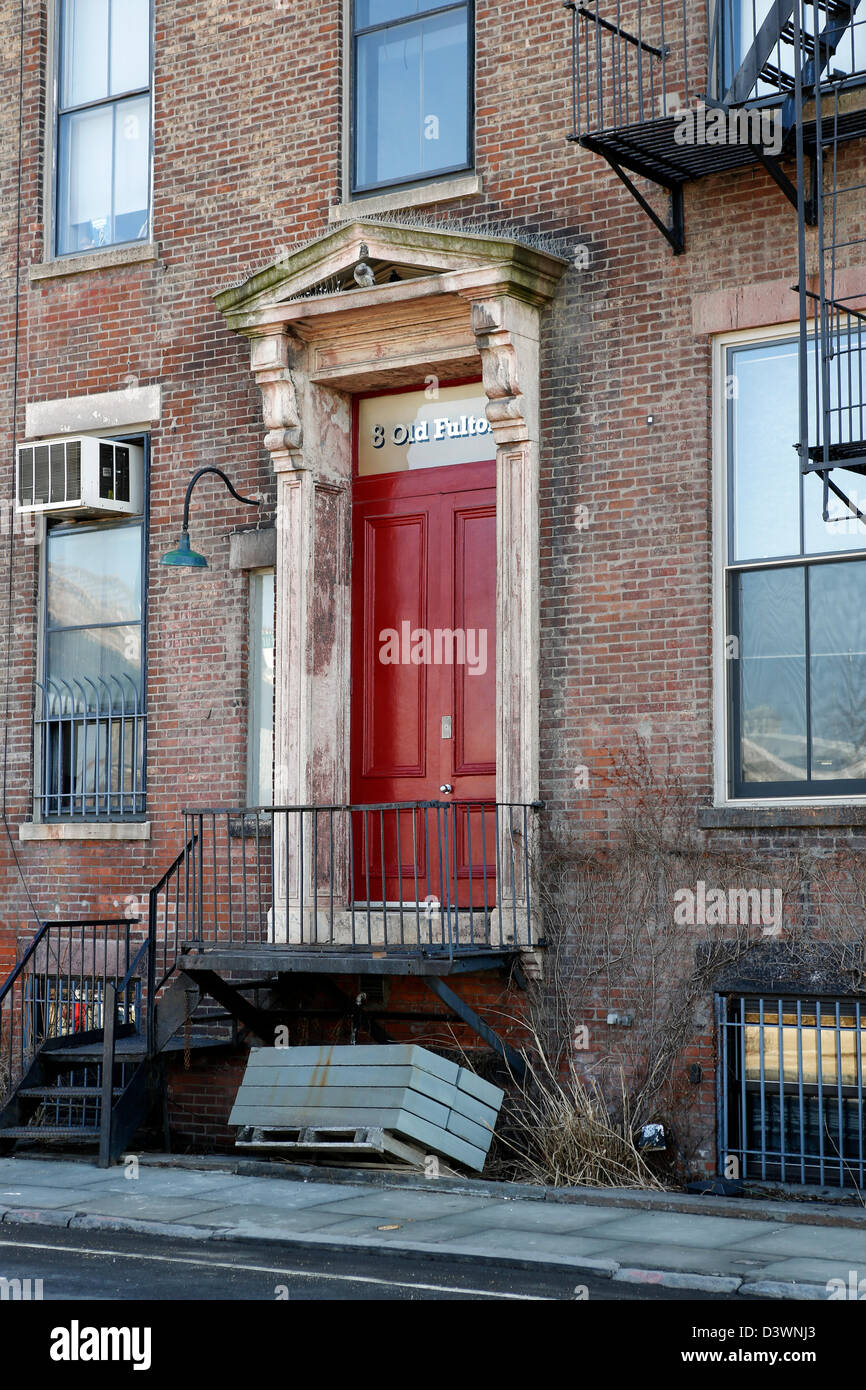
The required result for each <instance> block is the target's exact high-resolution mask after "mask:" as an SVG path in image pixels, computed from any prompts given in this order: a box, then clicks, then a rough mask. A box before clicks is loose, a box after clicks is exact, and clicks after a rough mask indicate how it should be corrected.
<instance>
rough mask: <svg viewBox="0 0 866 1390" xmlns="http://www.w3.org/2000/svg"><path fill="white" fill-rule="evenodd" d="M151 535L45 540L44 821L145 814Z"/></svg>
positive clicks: (101, 525) (115, 527)
mask: <svg viewBox="0 0 866 1390" xmlns="http://www.w3.org/2000/svg"><path fill="white" fill-rule="evenodd" d="M145 546H146V526H145V522H144V520H143V519H135V520H130V521H123V522H119V523H118V522H90V521H83V522H61V523H59V524H57V525H54V526H52V527H50V529H49V530H48V532H47V535H46V538H45V569H44V609H43V640H42V678H41V680H40V681H39V689H38V696H39V699H38V702H37V710H38V717H37V732H38V748H39V756H40V769H41V774H40V788H39V810H40V813H41V816H42V819H43V820H118V819H127V818H135V817H138V816H141V815H143V814H144V811H145V754H146V748H145V677H146V662H145V638H146V607H147V605H146V584H145V574H146V568H145V554H146V551H145Z"/></svg>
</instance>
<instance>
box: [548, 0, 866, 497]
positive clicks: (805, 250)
mask: <svg viewBox="0 0 866 1390" xmlns="http://www.w3.org/2000/svg"><path fill="white" fill-rule="evenodd" d="M565 8H566V9H567V10H569V11H570V12H571V31H572V32H571V42H572V91H571V101H572V133H571V135H570V137H569V138H570V139H571V140H572V141H574V142H575V143H577V144H580V145H582V146H583V147H584V148H585V149H589V150H593V151H594V152H595V153H597V154H600V155H602V156H603V158H604V159H606V160H607V162H608V164H609V165H610V167H611V168H612V169H613V171H614V173H615V174H616V175H617V177H618V178H619V179H620V180H621V181H622V182H623V183H624V184H625V185H626V187H627V188H628V189H629V191H630V192H631V193H632V195H633V196H634V197H635V198H636V199H637V201H638V203H639V204H640V206H641V207H642V208H643V210H644V211H645V212H646V213H647V214H648V216H649V217H650V218H651V220H652V222H653V223H654V224H655V226H656V227H657V228H658V229H659V230H660V231H661V232H662V233H663V235H664V236H665V237H666V238H667V240H668V242H669V244H670V246H671V248H672V250H673V252H674V254H675V255H679V254H681V253H682V252H683V251H684V250H685V218H684V200H683V189H684V186H685V185H686V184H687V183H689V182H691V181H692V180H695V179H699V178H702V177H704V176H706V175H709V174H720V173H725V172H729V171H732V170H735V169H738V168H747V167H749V166H752V167H754V166H755V165H756V164H757V165H760V166H762V167H763V168H764V169H765V170H766V171H767V172H768V173H769V175H770V176H771V177H772V179H773V180H774V181H775V183H776V184H777V185H778V187H779V188H780V189H781V191H782V192H783V194H784V195H785V196H786V198H788V199H789V201H790V202H791V203H792V204H793V206H794V207H795V208H796V211H797V240H798V284H797V290H798V294H799V300H800V354H799V356H800V415H799V427H798V441H797V445H796V447H797V450H798V453H799V456H800V464H801V468H802V470H803V472H804V473H808V472H815V473H818V474H819V476H820V477H821V478H822V481H823V484H824V508H823V511H824V519H825V521H826V520H828V519H829V500H830V494H831V493H833V494H834V496H836V497H837V498H838V499H840V500H841V501H842V503H843V504H844V505H845V507H846V508H847V509H848V511H849V512H850V513H851V514H852V515H854V516H855V517H857V518H858V519H859V520H861V521H864V522H866V514H864V512H862V511H861V510H860V508H859V507H858V505H857V500H856V499H854V498H852V496H851V488H850V485H849V484H844V479H843V480H842V483H843V484H844V485H840V482H839V481H838V480H837V479H836V478H834V477H833V476H832V475H833V473H834V470H839V469H842V470H846V471H847V472H849V473H854V474H861V475H866V380H864V375H866V364H864V358H863V347H864V330H866V295H863V294H862V293H859V294H858V293H857V292H856V287H855V288H854V289H853V290H852V288H851V286H850V285H849V284H846V280H847V278H848V277H847V276H846V269H847V267H848V266H852V265H857V262H858V259H859V258H858V254H857V248H858V247H859V246H863V247H866V232H864V231H863V227H864V226H866V221H864V220H863V219H861V218H859V217H858V215H857V210H858V206H859V204H858V202H857V195H858V194H859V195H860V196H861V198H862V197H864V196H866V183H864V182H858V181H857V180H856V179H854V180H853V181H849V182H846V181H844V178H843V172H842V171H843V165H844V163H845V162H846V161H840V150H841V148H842V147H843V146H844V145H845V144H846V143H847V142H849V141H852V140H857V139H862V138H863V137H864V136H866V90H864V85H866V3H862V2H861V0H706V4H705V5H693V4H691V3H690V4H689V5H688V8H687V4H686V0H587V3H584V4H580V3H577V0H565ZM605 11H606V13H605ZM711 127H712V129H713V131H714V133H717V132H718V131H719V130H720V129H721V131H722V133H723V134H722V138H721V139H714V140H711V139H710V138H708V131H709V130H710V128H711ZM702 136H703V137H704V138H702ZM770 136H772V138H769V137H770ZM640 180H648V181H649V185H648V186H647V185H646V184H645V185H644V186H643V187H642V186H641V184H640V182H639V181H640ZM653 186H654V187H655V189H656V190H658V189H663V190H664V191H665V192H666V193H667V195H668V196H669V199H670V204H669V213H668V216H667V218H665V216H664V215H663V212H662V211H660V210H659V206H658V200H657V199H655V204H656V205H655V206H654V205H653V199H654V195H653ZM807 227H811V228H814V229H815V235H814V236H811V235H808V234H807ZM861 264H862V262H861Z"/></svg>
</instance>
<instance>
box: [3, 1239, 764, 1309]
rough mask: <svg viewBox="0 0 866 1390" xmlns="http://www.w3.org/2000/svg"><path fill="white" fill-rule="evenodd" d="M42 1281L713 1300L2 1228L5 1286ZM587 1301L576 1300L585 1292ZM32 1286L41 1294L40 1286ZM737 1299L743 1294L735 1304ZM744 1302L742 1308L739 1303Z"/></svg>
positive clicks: (424, 1295)
mask: <svg viewBox="0 0 866 1390" xmlns="http://www.w3.org/2000/svg"><path fill="white" fill-rule="evenodd" d="M3 1278H5V1279H7V1280H13V1279H20V1280H25V1279H30V1280H31V1281H35V1280H37V1279H41V1280H42V1297H43V1300H44V1301H46V1302H47V1301H49V1300H56V1301H64V1300H67V1301H73V1302H78V1301H83V1302H87V1301H90V1300H102V1301H105V1300H111V1301H115V1300H146V1301H152V1300H160V1301H170V1302H184V1301H190V1300H209V1301H211V1300H217V1301H218V1300H221V1299H226V1300H231V1301H244V1300H246V1301H254V1302H278V1301H285V1300H313V1301H315V1300H319V1301H321V1300H331V1301H333V1300H342V1301H370V1300H377V1301H378V1300H385V1301H389V1302H419V1301H428V1300H455V1299H457V1300H472V1301H483V1302H491V1301H493V1302H520V1303H522V1302H527V1301H530V1302H532V1301H537V1300H553V1301H556V1302H561V1301H567V1300H575V1299H577V1298H584V1297H585V1298H588V1299H589V1300H601V1299H603V1300H605V1301H611V1300H614V1301H617V1302H632V1301H640V1302H652V1301H655V1302H662V1301H664V1302H678V1301H712V1302H723V1301H726V1300H725V1299H723V1298H718V1297H710V1298H708V1297H707V1296H706V1295H704V1296H700V1295H697V1294H695V1293H694V1292H691V1291H687V1292H680V1291H678V1290H670V1289H657V1288H656V1289H646V1288H643V1287H640V1288H639V1287H633V1286H630V1285H626V1284H613V1283H611V1281H610V1280H608V1279H593V1278H590V1277H589V1276H588V1275H585V1274H583V1273H581V1272H563V1271H561V1270H544V1269H537V1268H535V1269H528V1270H521V1269H514V1268H510V1267H509V1266H507V1265H497V1264H492V1265H491V1264H485V1263H481V1262H479V1261H473V1262H471V1263H469V1262H467V1261H465V1260H464V1261H460V1260H455V1259H449V1258H443V1259H435V1258H429V1257H427V1256H424V1255H418V1254H412V1255H411V1257H407V1256H405V1255H404V1256H401V1255H399V1254H397V1253H395V1252H394V1251H391V1250H384V1251H381V1252H379V1251H375V1252H367V1251H352V1252H350V1253H343V1252H337V1251H326V1250H321V1249H318V1250H317V1249H304V1248H302V1247H299V1246H297V1245H277V1244H271V1243H268V1244H267V1245H263V1244H262V1243H261V1242H254V1241H240V1240H237V1241H218V1242H207V1243H206V1242H203V1241H202V1242H199V1241H189V1240H171V1239H167V1238H166V1237H164V1236H149V1235H140V1234H138V1233H135V1234H131V1233H129V1232H126V1231H110V1232H103V1231H66V1230H63V1229H61V1228H58V1229H56V1230H51V1231H46V1230H45V1228H44V1227H43V1228H38V1227H35V1226H25V1227H20V1228H18V1229H14V1230H13V1228H11V1227H9V1226H3V1227H2V1228H0V1279H3ZM581 1285H582V1286H585V1288H586V1293H585V1294H583V1293H582V1292H581V1293H578V1292H577V1290H578V1286H581ZM31 1287H33V1288H35V1285H34V1284H31ZM729 1297H730V1299H731V1300H732V1301H737V1299H736V1295H730V1296H729ZM740 1302H741V1303H742V1300H740Z"/></svg>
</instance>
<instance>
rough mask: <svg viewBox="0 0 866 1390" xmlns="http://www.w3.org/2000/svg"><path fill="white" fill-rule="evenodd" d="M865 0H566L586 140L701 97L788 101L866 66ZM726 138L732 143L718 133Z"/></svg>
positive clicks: (847, 80) (576, 103)
mask: <svg viewBox="0 0 866 1390" xmlns="http://www.w3.org/2000/svg"><path fill="white" fill-rule="evenodd" d="M858 3H859V0H852V3H850V4H848V3H845V0H815V3H806V0H772V2H771V0H705V4H703V5H695V4H692V3H687V0H583V3H580V0H566V3H565V6H564V8H565V9H567V10H569V11H570V14H571V107H572V133H573V137H574V138H576V139H582V138H584V137H592V136H594V135H596V136H597V135H601V134H603V133H605V132H613V131H622V130H626V129H630V130H632V131H634V130H635V128H637V127H640V126H643V125H646V124H651V123H655V122H659V121H663V120H665V119H666V118H667V117H670V116H671V115H673V114H675V113H676V112H679V111H682V110H688V109H690V108H692V107H694V106H696V105H697V104H698V103H706V104H708V105H709V106H711V107H714V106H717V107H725V108H728V107H737V106H742V105H745V104H749V103H760V104H769V105H773V104H776V105H778V104H780V103H781V102H783V101H785V100H786V99H790V98H792V97H793V94H794V91H795V85H796V84H795V73H796V68H797V63H798V61H799V62H800V64H801V71H802V79H803V86H804V88H805V89H807V90H808V89H809V88H810V87H814V85H815V82H816V81H817V80H819V79H820V80H821V81H822V82H827V81H829V80H830V69H831V65H832V81H833V82H835V83H838V82H840V81H841V82H843V83H844V84H848V85H853V84H856V83H859V82H862V80H863V76H864V73H866V15H864V14H860V13H858V12H857V7H858ZM718 143H719V144H721V143H722V142H718Z"/></svg>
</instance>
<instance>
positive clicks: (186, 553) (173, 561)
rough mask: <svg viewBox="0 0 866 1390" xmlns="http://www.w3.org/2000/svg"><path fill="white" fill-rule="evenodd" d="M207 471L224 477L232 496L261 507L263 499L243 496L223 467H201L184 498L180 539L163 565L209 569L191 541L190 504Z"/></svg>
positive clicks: (163, 559) (193, 477)
mask: <svg viewBox="0 0 866 1390" xmlns="http://www.w3.org/2000/svg"><path fill="white" fill-rule="evenodd" d="M205 473H216V475H217V477H218V478H222V480H223V482H224V483H225V485H226V487H227V488H228V490H229V492H230V493H231V495H232V497H236V498H237V500H238V501H239V502H243V503H244V504H245V506H248V507H260V506H261V502H262V499H261V498H255V497H242V496H241V494H240V493H239V492H238V490H237V488H236V487H235V486H234V484H233V483H232V482H231V480H230V479H229V478H227V477H226V475H225V473H224V472H223V471H222V469H221V468H214V466H213V464H208V466H207V467H206V468H200V469H199V470H198V472H197V473H193V475H192V477H191V478H190V480H189V483H188V485H187V489H186V497H185V498H184V499H183V527H182V529H181V533H180V540H179V542H178V544H177V547H176V549H174V550H170V551H169V552H168V553H167V554H166V555H163V557H162V559H161V560H160V564H161V565H174V566H183V567H185V568H187V569H205V570H206V569H207V567H208V563H207V560H206V559H205V557H204V556H203V555H197V554H196V552H195V551H194V550H193V549H192V547H191V546H190V543H189V504H190V500H191V498H192V492H193V488H194V487H195V485H196V483H197V482H198V480H199V478H202V477H204V475H205Z"/></svg>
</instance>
